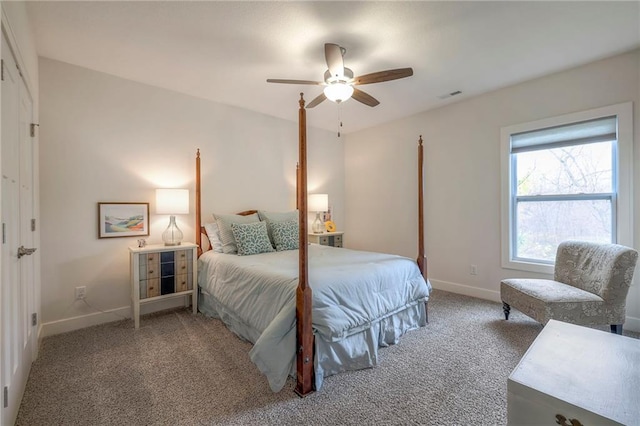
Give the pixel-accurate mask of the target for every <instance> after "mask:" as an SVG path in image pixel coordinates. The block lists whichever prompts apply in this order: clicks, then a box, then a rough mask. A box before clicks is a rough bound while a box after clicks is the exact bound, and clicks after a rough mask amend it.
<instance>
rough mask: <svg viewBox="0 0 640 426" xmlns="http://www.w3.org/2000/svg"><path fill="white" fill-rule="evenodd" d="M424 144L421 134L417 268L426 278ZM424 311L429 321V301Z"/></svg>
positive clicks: (419, 143)
mask: <svg viewBox="0 0 640 426" xmlns="http://www.w3.org/2000/svg"><path fill="white" fill-rule="evenodd" d="M423 163H424V146H423V145H422V135H420V139H418V259H417V262H418V269H420V273H422V276H423V277H424V279H425V280H426V279H427V257H426V256H425V254H424V199H423V197H424V195H423V192H424V187H423V186H424V178H423V175H422V173H423V169H424V167H423ZM424 311H425V316H426V319H427V322H429V302H428V301H427V302H424Z"/></svg>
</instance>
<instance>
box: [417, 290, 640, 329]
mask: <svg viewBox="0 0 640 426" xmlns="http://www.w3.org/2000/svg"><path fill="white" fill-rule="evenodd" d="M429 282H431V285H432V286H433V288H435V289H437V290H444V291H448V292H451V293H456V294H462V295H464V296H471V297H477V298H478V299H485V300H491V301H493V302H501V300H500V292H499V291H494V290H487V289H484V288H478V287H471V286H468V285H464V284H457V283H452V282H448V281H439V280H434V279H431V278H430V279H429ZM623 328H624V329H625V330H629V331H635V332H636V333H640V318H634V317H630V316H627V318H626V320H625V323H624V327H623Z"/></svg>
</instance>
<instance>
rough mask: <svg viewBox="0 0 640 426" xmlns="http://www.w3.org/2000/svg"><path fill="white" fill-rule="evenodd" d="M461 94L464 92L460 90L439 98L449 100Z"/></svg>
mask: <svg viewBox="0 0 640 426" xmlns="http://www.w3.org/2000/svg"><path fill="white" fill-rule="evenodd" d="M461 93H462V92H461V91H460V90H456V91H455V92H451V93H446V94H444V95H440V96H438V99H447V98H450V97H452V96H456V95H459V94H461Z"/></svg>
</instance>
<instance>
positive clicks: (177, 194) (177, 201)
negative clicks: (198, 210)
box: [156, 189, 189, 246]
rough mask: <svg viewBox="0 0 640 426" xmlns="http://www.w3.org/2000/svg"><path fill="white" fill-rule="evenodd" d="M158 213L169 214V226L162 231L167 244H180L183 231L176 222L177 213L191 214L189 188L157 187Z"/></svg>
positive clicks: (163, 239)
mask: <svg viewBox="0 0 640 426" xmlns="http://www.w3.org/2000/svg"><path fill="white" fill-rule="evenodd" d="M156 213H157V214H168V215H171V216H170V217H169V226H168V227H167V229H166V230H165V231H164V232H163V233H162V241H164V245H165V246H179V245H180V243H181V242H182V231H181V230H180V228H178V225H177V224H176V217H175V216H174V215H176V214H189V190H188V189H156Z"/></svg>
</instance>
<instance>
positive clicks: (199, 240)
mask: <svg viewBox="0 0 640 426" xmlns="http://www.w3.org/2000/svg"><path fill="white" fill-rule="evenodd" d="M200 191H201V188H200V148H198V151H197V152H196V226H195V227H194V228H193V229H194V231H195V233H196V244H197V245H198V257H200V255H201V254H202V232H201V231H200V229H201V227H202V222H201V220H202V217H201V211H200V210H201V207H200V201H201V193H200Z"/></svg>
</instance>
